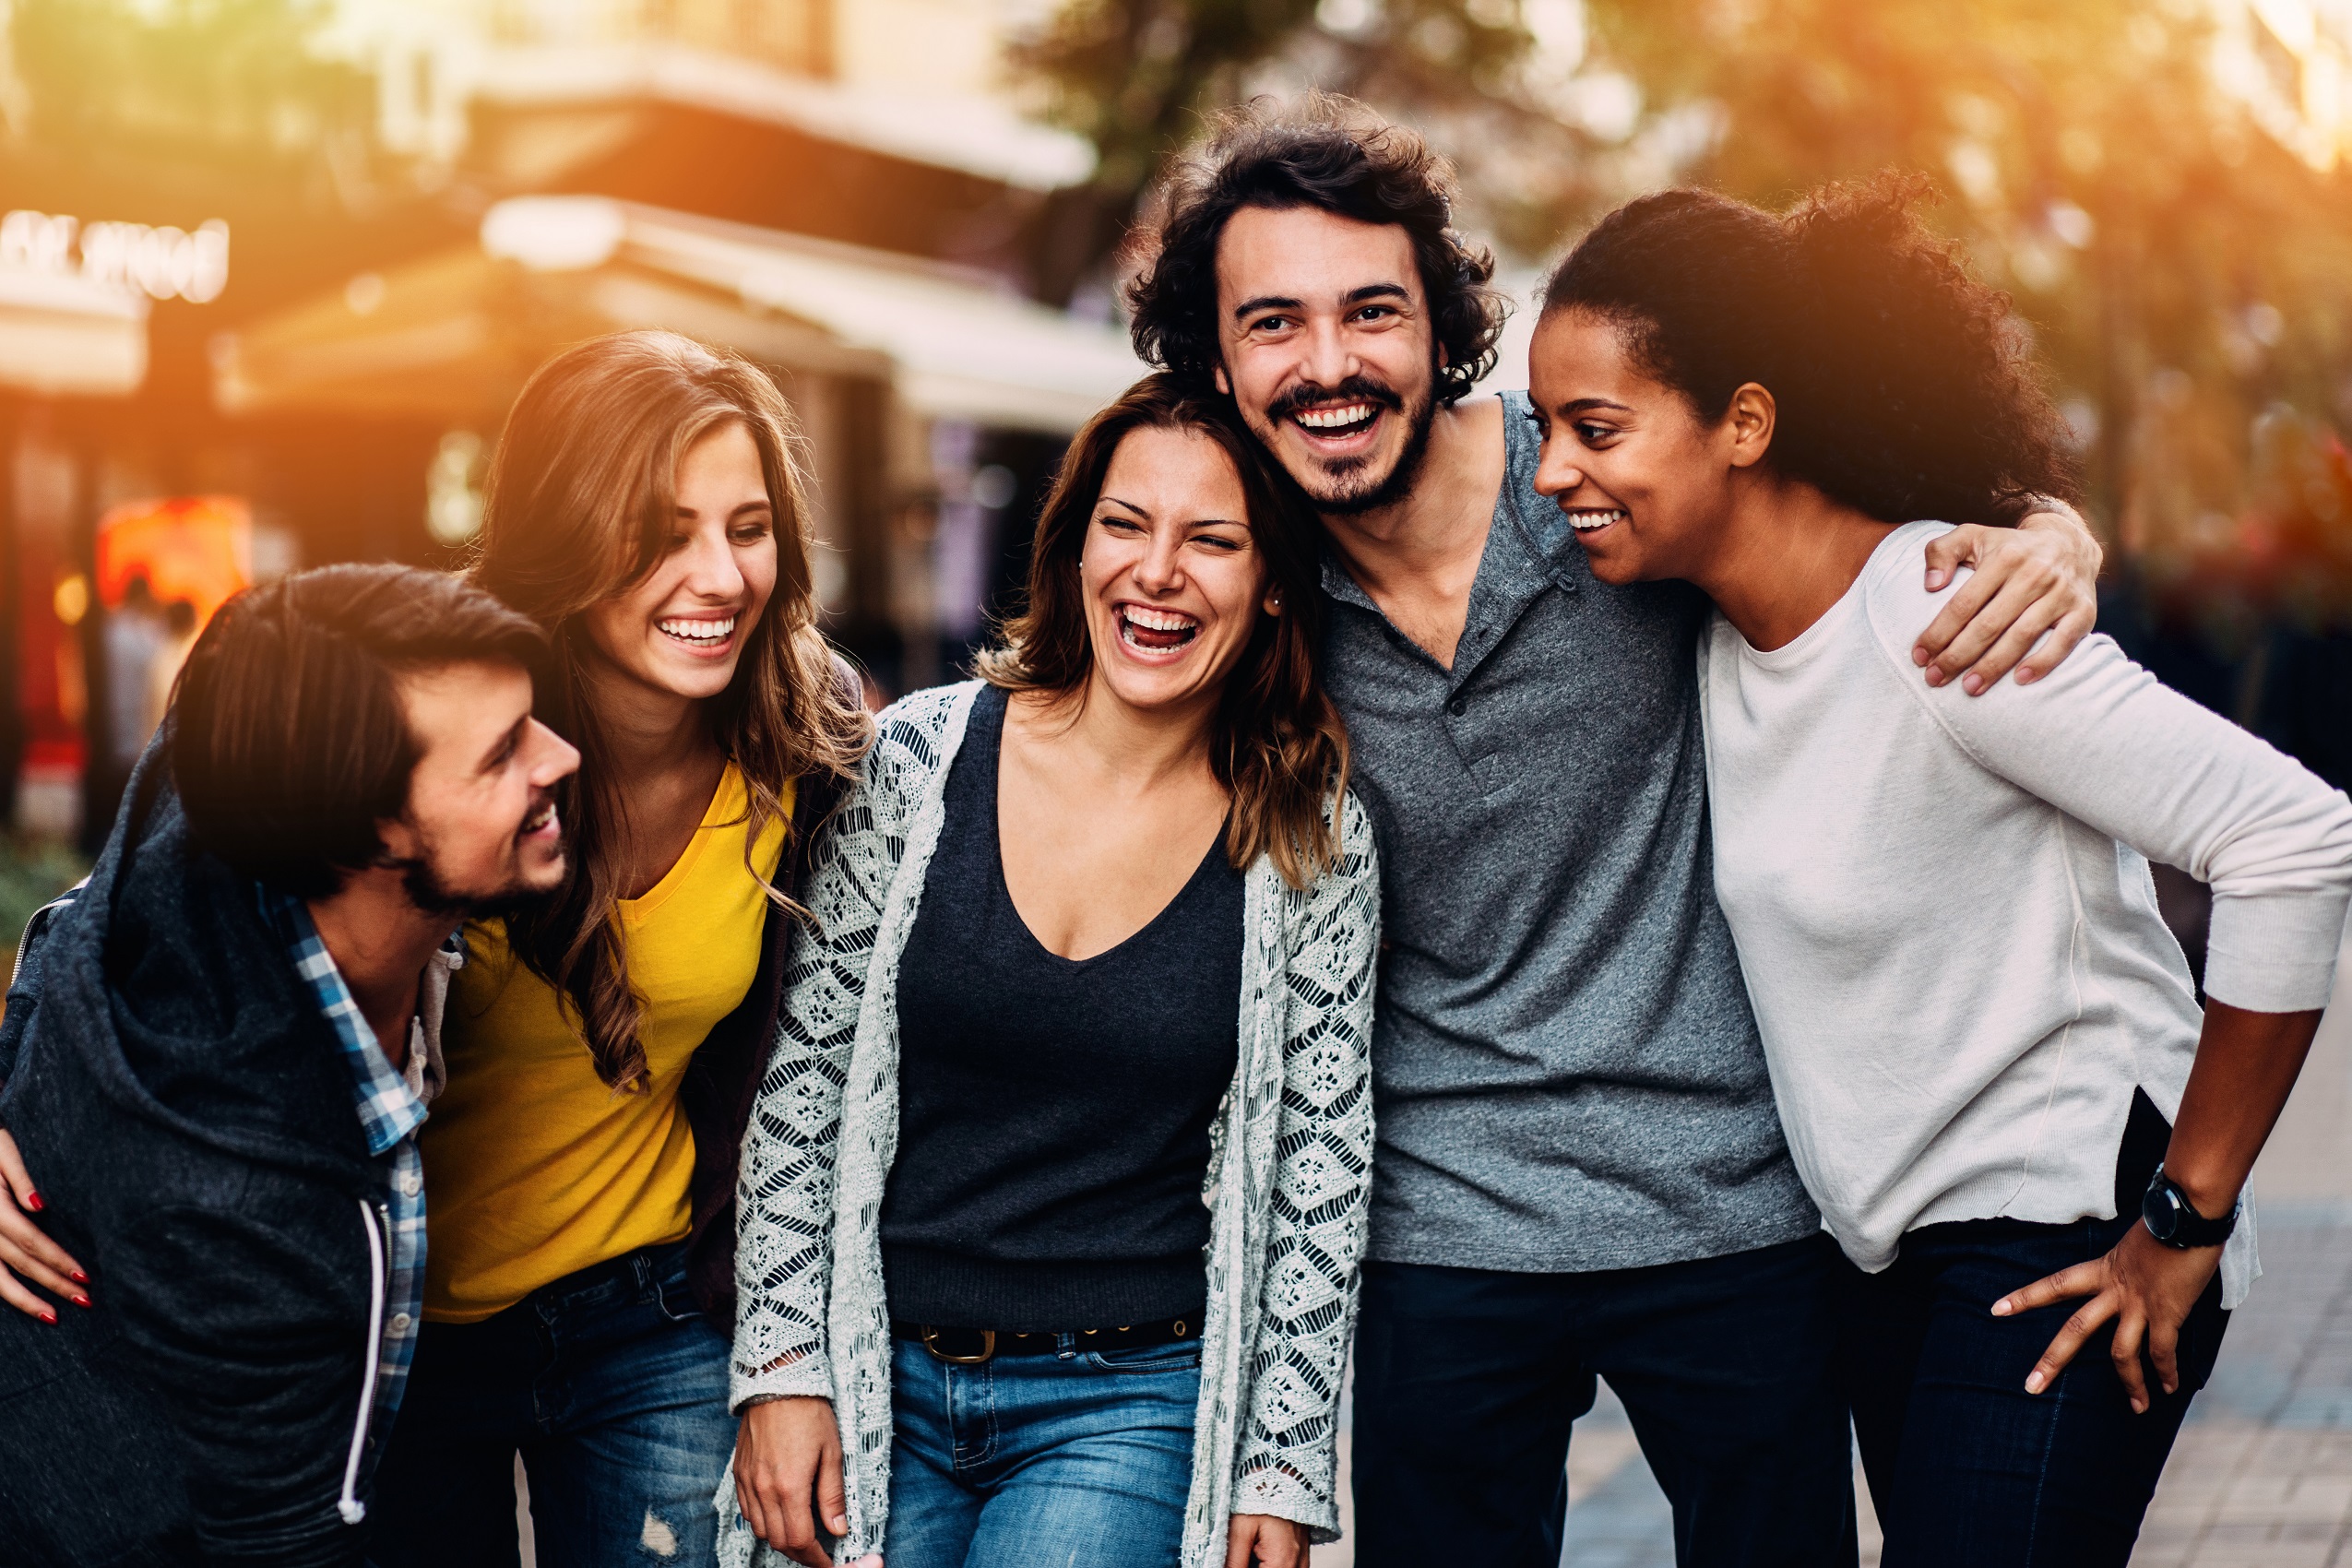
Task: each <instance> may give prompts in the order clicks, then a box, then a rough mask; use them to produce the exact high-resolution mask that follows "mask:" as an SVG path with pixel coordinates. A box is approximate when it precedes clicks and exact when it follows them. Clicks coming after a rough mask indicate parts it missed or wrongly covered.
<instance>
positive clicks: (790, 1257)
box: [714, 683, 1380, 1568]
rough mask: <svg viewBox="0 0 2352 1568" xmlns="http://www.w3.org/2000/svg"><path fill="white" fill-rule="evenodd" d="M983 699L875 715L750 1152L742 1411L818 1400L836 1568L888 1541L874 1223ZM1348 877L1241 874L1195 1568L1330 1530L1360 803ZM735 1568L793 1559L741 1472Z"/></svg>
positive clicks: (821, 858) (1212, 1192)
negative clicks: (950, 794) (923, 924)
mask: <svg viewBox="0 0 2352 1568" xmlns="http://www.w3.org/2000/svg"><path fill="white" fill-rule="evenodd" d="M979 689H980V688H979V686H978V684H977V683H966V684H963V685H960V686H950V687H942V688H938V689H935V690H932V691H926V692H919V693H917V694H915V695H912V696H909V697H908V698H906V699H904V700H903V701H901V702H899V703H897V704H896V705H895V706H894V707H891V708H890V709H889V710H888V711H887V712H885V714H884V715H883V716H882V719H881V720H880V723H879V726H878V728H879V731H880V733H879V735H878V737H877V739H876V741H875V743H874V746H873V751H872V752H871V753H870V754H868V756H867V758H866V761H865V763H864V766H863V774H862V781H861V784H860V785H858V786H857V787H855V788H853V789H851V790H849V792H848V794H847V795H846V797H845V798H844V800H843V802H842V804H841V807H840V810H839V811H838V812H837V814H836V815H835V816H834V818H833V819H832V821H831V822H830V824H828V826H826V830H825V831H824V833H823V835H822V836H821V837H820V839H819V842H818V844H817V845H816V847H815V850H814V860H813V861H812V863H811V868H810V873H809V877H808V880H807V882H806V884H805V892H804V893H803V895H802V897H803V900H804V902H805V904H806V907H807V908H808V909H809V912H810V914H811V915H812V916H813V917H814V927H813V929H812V928H811V927H809V926H803V928H802V931H801V932H799V933H797V934H796V935H795V936H794V938H793V941H792V945H791V952H790V959H789V963H788V968H787V971H786V977H785V983H786V986H787V988H788V989H787V992H786V997H785V1005H784V1009H783V1016H782V1018H781V1020H780V1021H779V1024H778V1034H777V1040H776V1046H775V1053H774V1055H773V1056H771V1057H770V1059H769V1061H768V1065H767V1071H766V1076H765V1078H764V1079H763V1081H762V1083H761V1087H760V1094H759V1100H758V1104H757V1106H756V1108H755V1109H754V1112H753V1116H752V1123H751V1130H750V1133H749V1134H748V1136H747V1137H746V1139H745V1141H744V1145H743V1156H742V1175H741V1178H740V1182H739V1186H738V1195H737V1206H738V1224H739V1227H740V1240H739V1241H738V1243H737V1247H736V1281H737V1286H738V1289H739V1291H740V1295H739V1298H738V1301H739V1305H738V1308H737V1318H736V1328H735V1351H734V1369H733V1378H732V1388H731V1404H732V1406H733V1407H734V1408H737V1409H741V1408H742V1407H743V1405H744V1404H745V1403H746V1402H747V1401H751V1400H755V1399H760V1398H764V1397H769V1396H781V1395H814V1396H820V1397H824V1398H829V1399H831V1400H832V1401H833V1411H834V1417H835V1420H837V1422H838V1423H839V1427H840V1431H841V1443H842V1451H843V1455H844V1459H843V1464H844V1467H845V1469H846V1470H847V1475H846V1476H845V1478H844V1479H845V1480H846V1482H847V1490H848V1491H849V1532H848V1534H847V1535H846V1536H845V1537H844V1538H843V1539H842V1541H841V1543H840V1544H839V1545H838V1546H837V1548H836V1549H835V1550H834V1552H833V1559H834V1561H835V1562H853V1561H855V1560H856V1559H857V1558H859V1557H861V1556H862V1555H864V1554H866V1553H869V1552H879V1551H882V1550H884V1545H883V1541H884V1536H885V1529H886V1526H887V1524H888V1514H889V1506H890V1441H891V1409H890V1350H891V1340H890V1323H889V1316H888V1308H887V1306H886V1305H885V1301H884V1299H883V1279H882V1248H881V1237H880V1218H881V1213H882V1197H883V1189H884V1185H885V1182H886V1181H887V1180H888V1177H889V1173H890V1166H891V1161H892V1159H893V1158H895V1156H896V1153H897V1133H898V999H897V976H898V960H899V956H900V954H901V953H902V952H903V951H904V949H905V947H906V942H907V933H908V932H909V930H910V929H911V928H912V926H913V924H914V919H915V911H916V907H917V905H918V903H919V902H920V900H921V896H922V887H923V878H924V873H925V872H926V871H927V869H928V868H929V866H930V863H931V857H932V849H934V847H935V846H936V845H937V844H938V841H939V834H940V827H941V824H942V822H943V820H944V791H945V788H946V782H947V772H948V766H949V765H950V764H951V763H952V762H954V760H955V756H956V747H957V745H958V744H960V743H961V742H962V740H963V735H964V726H965V720H966V719H967V718H968V715H969V714H970V712H971V707H972V700H973V698H974V697H975V696H976V695H978V692H979ZM1340 826H1341V829H1342V840H1341V846H1340V857H1339V863H1338V864H1337V865H1336V867H1335V868H1333V869H1332V870H1331V871H1330V872H1328V873H1326V874H1325V875H1324V876H1323V877H1322V878H1321V879H1320V880H1319V881H1318V882H1317V883H1316V884H1315V885H1313V887H1311V888H1310V889H1308V890H1307V891H1305V892H1303V893H1301V892H1300V891H1298V890H1296V889H1294V888H1292V887H1290V886H1289V885H1288V884H1287V883H1285V882H1284V881H1283V880H1282V878H1281V876H1280V874H1279V873H1277V872H1276V871H1275V870H1274V868H1273V865H1272V862H1271V861H1267V860H1266V859H1265V858H1264V857H1260V859H1259V860H1258V861H1257V862H1256V863H1255V864H1254V865H1253V866H1252V867H1251V868H1250V869H1249V872H1248V873H1247V875H1246V877H1245V881H1244V885H1245V896H1244V900H1245V901H1244V914H1243V927H1244V940H1245V942H1246V944H1247V947H1246V951H1245V953H1244V955H1243V961H1242V971H1241V975H1242V979H1241V998H1240V1006H1241V1063H1240V1067H1239V1069H1238V1070H1237V1072H1236V1073H1235V1075H1234V1081H1233V1087H1232V1088H1231V1089H1230V1090H1229V1091H1228V1093H1227V1096H1226V1099H1225V1103H1224V1104H1223V1106H1222V1107H1221V1108H1220V1109H1219V1112H1218V1121H1217V1123H1215V1125H1214V1127H1213V1129H1212V1132H1213V1137H1214V1147H1213V1151H1212V1153H1211V1156H1210V1160H1209V1170H1208V1176H1207V1180H1206V1182H1205V1183H1204V1186H1203V1196H1204V1198H1205V1199H1206V1200H1207V1201H1208V1202H1209V1205H1210V1207H1211V1219H1210V1235H1209V1243H1208V1249H1207V1257H1206V1264H1207V1271H1208V1308H1207V1313H1206V1320H1205V1322H1204V1324H1203V1335H1202V1346H1201V1396H1200V1405H1199V1408H1198V1410H1197V1412H1196V1414H1195V1418H1194V1444H1193V1479H1192V1490H1191V1493H1190V1497H1189V1499H1188V1501H1187V1503H1186V1506H1185V1515H1184V1542H1183V1557H1182V1561H1183V1563H1184V1568H1218V1565H1220V1564H1222V1563H1223V1562H1224V1561H1225V1538H1226V1522H1227V1520H1228V1519H1229V1517H1230V1516H1231V1515H1234V1514H1236V1513H1248V1514H1269V1515H1277V1516H1280V1517H1283V1518H1288V1519H1292V1520H1296V1521H1298V1522H1300V1523H1301V1524H1304V1525H1306V1526H1309V1528H1310V1529H1311V1530H1312V1531H1313V1536H1314V1538H1315V1539H1316V1540H1317V1541H1319V1542H1320V1541H1328V1540H1333V1539H1336V1538H1337V1535H1338V1509H1337V1504H1336V1499H1335V1497H1334V1475H1333V1471H1334V1468H1335V1466H1336V1452H1335V1441H1336V1437H1337V1426H1338V1421H1337V1407H1338V1401H1339V1382H1340V1373H1341V1370H1342V1367H1343V1365H1344V1363H1345V1361H1346V1360H1347V1354H1348V1339H1349V1336H1350V1335H1351V1333H1352V1332H1353V1328H1354V1323H1355V1314H1356V1292H1357V1279H1356V1267H1357V1264H1358V1262H1359V1261H1360V1258H1361V1256H1362V1254H1363V1248H1364V1234H1365V1227H1366V1210H1367V1204H1368V1200H1369V1196H1370V1192H1371V1183H1372V1070H1371V1044H1372V999H1373V991H1374V983H1373V965H1374V960H1375V957H1376V955H1377V952H1378V948H1379V939H1380V898H1379V878H1378V874H1377V870H1376V867H1375V864H1374V860H1373V850H1372V828H1371V825H1370V823H1369V821H1368V819H1367V817H1366V815H1365V814H1364V812H1363V811H1362V810H1361V809H1360V807H1359V806H1358V805H1357V803H1356V802H1354V801H1353V800H1352V799H1350V800H1349V801H1348V802H1346V804H1345V807H1344V809H1343V810H1342V811H1341V819H1340ZM714 1502H715V1503H716V1504H717V1506H718V1509H719V1521H720V1531H719V1559H720V1561H721V1562H724V1563H726V1564H727V1565H728V1568H747V1565H750V1564H753V1563H754V1562H757V1563H759V1564H762V1565H766V1564H777V1565H781V1564H783V1563H784V1562H787V1559H785V1558H784V1556H783V1555H782V1554H781V1553H778V1552H774V1551H771V1550H769V1549H768V1548H766V1546H764V1545H762V1544H760V1543H759V1542H758V1541H757V1540H756V1538H754V1536H753V1535H752V1533H751V1528H750V1526H748V1525H747V1524H746V1523H745V1522H744V1521H743V1519H742V1515H740V1513H739V1512H738V1511H737V1508H736V1505H735V1491H734V1482H733V1479H732V1478H731V1477H730V1478H729V1479H727V1480H726V1481H724V1482H722V1483H721V1485H720V1487H719V1493H718V1496H717V1497H716V1498H715V1499H714Z"/></svg>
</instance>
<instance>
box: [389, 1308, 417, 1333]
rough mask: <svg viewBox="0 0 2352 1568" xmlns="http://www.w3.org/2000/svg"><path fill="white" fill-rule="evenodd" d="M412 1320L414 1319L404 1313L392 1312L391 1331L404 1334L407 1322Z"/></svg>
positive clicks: (407, 1326)
mask: <svg viewBox="0 0 2352 1568" xmlns="http://www.w3.org/2000/svg"><path fill="white" fill-rule="evenodd" d="M413 1321H415V1320H414V1319H412V1318H410V1316H409V1314H408V1313H393V1314H392V1332H393V1333H395V1334H406V1333H407V1332H408V1331H409V1324H410V1323H412V1322H413Z"/></svg>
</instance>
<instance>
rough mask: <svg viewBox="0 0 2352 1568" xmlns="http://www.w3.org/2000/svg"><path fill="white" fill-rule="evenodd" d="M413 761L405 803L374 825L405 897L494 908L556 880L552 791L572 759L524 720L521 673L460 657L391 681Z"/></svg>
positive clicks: (560, 862) (453, 909)
mask: <svg viewBox="0 0 2352 1568" xmlns="http://www.w3.org/2000/svg"><path fill="white" fill-rule="evenodd" d="M397 685H398V690H399V694H400V706H401V708H402V711H403V712H404V713H405V715H406V716H407V719H408V722H409V732H410V735H412V736H413V737H414V738H415V740H416V743H417V748H418V751H419V753H420V755H419V756H418V758H417V764H416V767H415V768H414V770H413V771H411V772H410V775H409V800H408V805H407V808H406V809H405V810H404V811H403V812H402V814H400V816H399V817H398V818H397V819H395V820H393V821H389V822H385V823H382V824H379V825H378V830H379V833H380V835H381V837H382V838H383V840H384V847H385V851H386V854H387V856H389V857H390V859H391V860H392V861H394V862H395V863H398V864H400V865H401V866H403V867H404V868H405V870H406V872H407V878H406V880H407V885H408V889H409V897H410V898H411V899H412V900H413V901H414V902H415V903H416V905H417V907H418V908H419V909H425V910H428V911H431V912H434V913H448V914H461V913H464V912H466V911H468V910H483V909H498V908H500V907H502V906H505V905H507V904H511V903H513V902H515V901H516V900H517V899H522V898H528V897H533V896H535V895H538V894H543V893H550V892H552V891H554V889H555V888H556V887H558V886H559V885H562V883H563V880H564V825H563V824H562V823H561V822H559V821H558V820H557V819H556V814H555V797H554V793H553V791H554V788H555V785H556V782H557V781H558V780H560V779H562V778H564V777H566V776H567V775H569V774H570V773H571V771H572V770H573V769H574V768H576V767H577V766H579V763H580V754H579V753H578V752H577V751H576V750H574V749H573V748H572V746H571V744H570V743H569V742H566V741H564V739H563V738H562V737H561V736H559V735H557V734H556V733H555V731H552V730H550V729H549V728H548V727H547V726H546V725H544V724H541V723H540V721H539V720H538V719H534V718H532V717H531V678H530V675H529V672H528V671H524V670H523V669H522V668H521V667H520V666H518V665H514V664H507V663H503V662H465V663H457V664H442V665H434V666H432V667H430V668H427V669H423V670H412V671H405V672H403V673H402V674H401V675H400V676H398V680H397Z"/></svg>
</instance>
